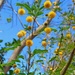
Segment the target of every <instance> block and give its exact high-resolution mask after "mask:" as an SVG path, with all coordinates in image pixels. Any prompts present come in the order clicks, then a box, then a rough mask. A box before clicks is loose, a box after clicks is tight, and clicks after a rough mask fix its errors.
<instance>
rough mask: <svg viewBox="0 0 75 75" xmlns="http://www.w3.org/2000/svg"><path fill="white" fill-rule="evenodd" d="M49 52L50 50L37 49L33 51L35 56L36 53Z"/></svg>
mask: <svg viewBox="0 0 75 75" xmlns="http://www.w3.org/2000/svg"><path fill="white" fill-rule="evenodd" d="M47 52H48V50H41V49H35V50H34V51H33V56H34V55H35V54H43V53H47Z"/></svg>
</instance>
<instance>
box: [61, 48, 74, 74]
mask: <svg viewBox="0 0 75 75" xmlns="http://www.w3.org/2000/svg"><path fill="white" fill-rule="evenodd" d="M74 53H75V48H74V49H73V51H72V52H71V55H70V58H69V61H68V63H67V64H66V65H65V66H64V68H63V69H62V71H61V72H60V75H65V73H66V71H67V69H68V67H69V65H70V64H71V62H72V59H73V56H74Z"/></svg>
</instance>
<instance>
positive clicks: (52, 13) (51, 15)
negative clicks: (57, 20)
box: [48, 11, 56, 18]
mask: <svg viewBox="0 0 75 75" xmlns="http://www.w3.org/2000/svg"><path fill="white" fill-rule="evenodd" d="M55 16H56V13H55V12H54V11H51V12H49V13H48V17H49V18H54V17H55Z"/></svg>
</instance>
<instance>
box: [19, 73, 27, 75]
mask: <svg viewBox="0 0 75 75" xmlns="http://www.w3.org/2000/svg"><path fill="white" fill-rule="evenodd" d="M18 75H26V74H25V73H19V74H18Z"/></svg>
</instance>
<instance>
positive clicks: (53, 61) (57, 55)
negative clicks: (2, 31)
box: [1, 0, 75, 75]
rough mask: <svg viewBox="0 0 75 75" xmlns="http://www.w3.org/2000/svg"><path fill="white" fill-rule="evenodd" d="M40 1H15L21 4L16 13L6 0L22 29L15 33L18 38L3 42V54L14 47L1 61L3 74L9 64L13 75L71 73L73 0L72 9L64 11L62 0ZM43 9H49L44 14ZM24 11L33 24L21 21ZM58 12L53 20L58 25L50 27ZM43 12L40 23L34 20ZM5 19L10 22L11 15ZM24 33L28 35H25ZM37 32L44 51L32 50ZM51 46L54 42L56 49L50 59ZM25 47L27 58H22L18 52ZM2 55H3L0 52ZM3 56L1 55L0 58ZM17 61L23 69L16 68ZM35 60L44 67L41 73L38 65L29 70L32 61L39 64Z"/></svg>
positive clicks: (73, 61)
mask: <svg viewBox="0 0 75 75" xmlns="http://www.w3.org/2000/svg"><path fill="white" fill-rule="evenodd" d="M42 2H43V1H42V0H35V1H34V3H33V4H32V5H30V4H29V3H16V5H17V6H20V8H19V9H18V13H17V12H16V10H15V9H14V8H13V6H12V5H11V4H10V3H9V4H8V2H7V1H6V5H7V7H8V8H10V9H12V11H13V12H14V13H15V14H16V16H17V18H18V20H19V22H20V23H21V25H22V27H23V28H24V30H21V31H20V32H18V34H17V36H18V37H19V39H18V40H16V39H14V40H13V42H12V43H10V42H8V43H5V47H3V48H1V52H2V53H4V52H7V51H8V50H13V49H15V50H14V52H13V54H12V55H11V57H10V59H9V61H8V62H7V63H3V62H1V71H4V73H5V74H6V73H7V71H9V69H10V68H11V67H12V65H13V67H15V68H14V72H13V70H10V71H9V73H10V74H11V75H13V74H14V73H16V74H21V75H22V74H24V75H34V74H35V75H36V74H37V75H39V74H42V75H47V74H48V75H65V74H66V75H71V74H72V75H73V74H74V64H75V60H74V52H75V42H74V39H75V38H74V37H75V35H74V34H75V33H74V30H75V25H74V24H75V22H74V21H75V18H74V17H75V13H74V11H75V10H74V1H72V2H73V4H72V5H73V6H72V5H70V7H71V8H69V9H68V10H67V11H66V12H64V11H62V9H61V7H59V6H61V5H62V3H63V1H59V0H56V1H55V2H54V3H53V2H51V1H50V0H46V1H44V3H43V4H41V3H42ZM25 9H26V10H25ZM44 10H46V11H48V12H47V13H46V12H43V11H44ZM26 11H27V12H28V16H27V18H26V21H27V22H29V24H32V26H30V25H27V24H23V22H22V21H21V19H20V16H19V15H21V16H23V15H24V14H25V13H26ZM57 14H59V15H60V19H55V20H58V21H60V22H59V25H58V26H57V27H54V26H52V27H51V22H52V21H53V20H54V18H56V17H58V16H57ZM43 15H45V18H46V19H47V20H46V21H45V22H44V23H43V24H41V25H40V23H39V21H37V19H38V18H39V17H40V16H43ZM58 18H59V17H58ZM41 20H42V19H41ZM7 21H8V22H11V18H7ZM31 22H32V23H31ZM51 33H52V34H53V33H54V34H55V36H49V35H50V34H51ZM26 34H27V35H28V36H26ZM38 35H40V36H39V38H41V41H42V46H43V50H42V49H36V48H35V50H34V51H31V46H32V45H33V41H32V39H34V38H36V37H37V36H38ZM42 36H43V37H44V38H43V37H42ZM22 37H24V38H22ZM36 39H37V38H36ZM1 42H2V40H1ZM54 45H56V47H57V48H56V50H55V51H54V54H53V55H52V56H51V57H52V58H50V55H51V52H50V49H52V48H53V47H54ZM25 46H27V47H28V51H27V55H28V57H26V58H24V56H22V55H19V54H20V52H21V51H22V50H23V48H24V47H25ZM2 53H1V54H2ZM35 55H37V57H38V58H39V59H35V57H36V56H35ZM1 57H3V56H2V55H1ZM47 57H48V58H47ZM19 58H22V59H23V60H26V61H27V65H26V66H25V64H24V63H20V61H19ZM2 59H3V58H1V60H2ZM16 62H18V63H20V64H22V68H23V70H21V71H20V69H17V68H16ZM35 62H36V63H37V64H36V63H35ZM38 63H41V64H42V66H43V68H44V69H45V71H44V73H42V72H40V71H39V72H38V67H36V68H35V69H34V71H31V68H32V67H33V66H34V65H35V64H36V65H38ZM6 65H7V66H6ZM42 66H41V67H42ZM34 67H35V66H34ZM3 68H4V69H3ZM2 73H3V72H2ZM10 74H9V75H10ZM7 75H8V74H7Z"/></svg>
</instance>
